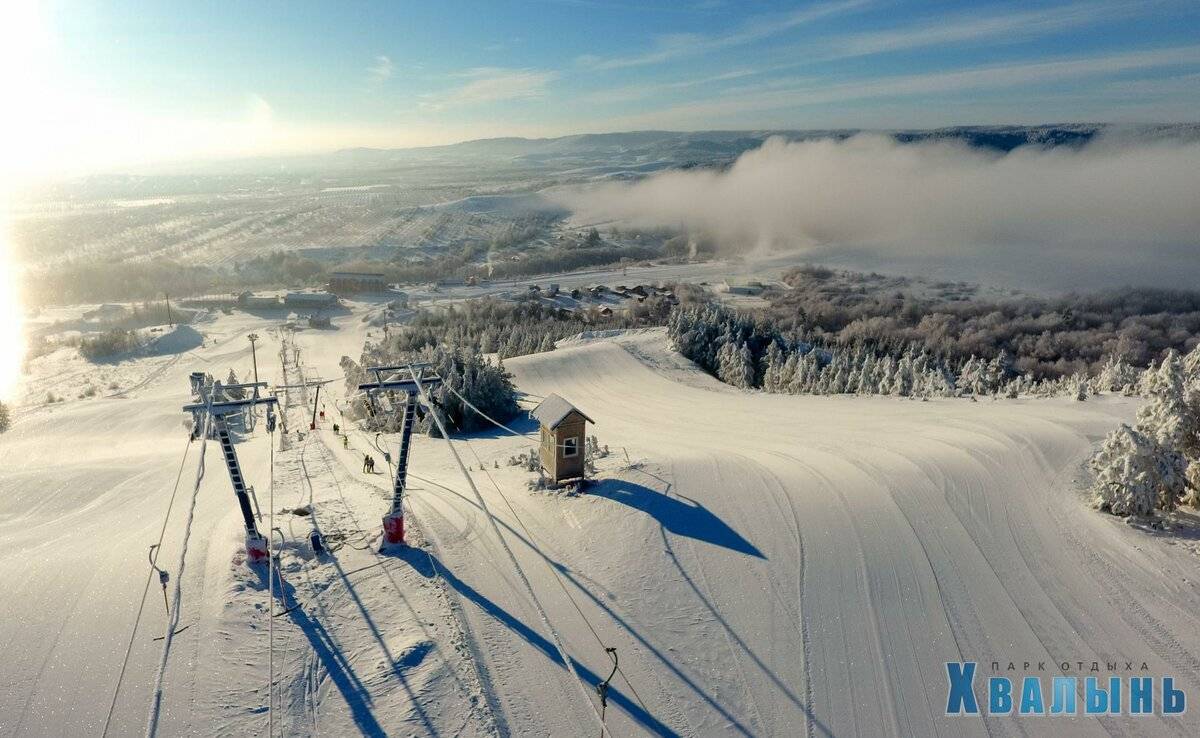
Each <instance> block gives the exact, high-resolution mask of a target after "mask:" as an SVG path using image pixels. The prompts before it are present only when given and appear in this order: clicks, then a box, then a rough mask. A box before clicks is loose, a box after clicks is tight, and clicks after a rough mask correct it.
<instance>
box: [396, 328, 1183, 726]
mask: <svg viewBox="0 0 1200 738" xmlns="http://www.w3.org/2000/svg"><path fill="white" fill-rule="evenodd" d="M505 365H506V366H507V367H508V368H509V370H510V371H512V372H513V374H514V375H515V378H516V382H517V384H518V385H519V387H520V388H521V389H522V390H524V391H526V392H529V393H531V394H533V395H546V394H548V393H550V392H556V393H559V394H561V395H563V396H564V397H566V398H568V399H569V400H571V401H572V402H574V403H575V404H577V405H578V406H579V407H580V408H582V409H583V410H584V411H585V412H587V413H588V414H589V415H591V416H592V417H593V418H595V420H596V426H595V432H596V433H597V434H598V435H599V437H600V441H601V443H604V444H609V445H610V446H611V447H613V449H619V448H623V449H624V451H621V450H618V451H617V454H616V455H617V456H618V457H623V455H624V453H625V452H626V451H627V453H628V455H629V457H630V459H631V460H632V461H634V462H635V463H634V464H633V465H632V466H631V467H630V468H620V467H625V466H628V465H626V464H625V463H624V459H623V458H621V459H620V463H619V464H617V465H616V466H613V465H612V464H610V467H611V468H610V469H609V470H608V471H607V472H604V473H602V475H601V476H603V477H606V478H605V479H604V481H603V482H601V483H600V484H599V486H598V487H597V488H596V489H595V490H594V491H593V492H592V493H591V494H588V495H585V496H579V497H569V496H558V495H552V494H547V493H531V492H527V491H525V490H524V489H522V488H521V487H520V482H521V480H522V478H524V477H525V476H527V475H525V474H524V473H523V472H520V471H518V470H516V469H514V468H512V467H505V466H503V460H504V458H506V457H507V456H508V455H510V454H511V453H512V452H514V451H517V450H523V449H524V448H526V447H527V446H528V445H529V443H528V441H526V440H525V439H518V438H507V439H505V438H503V437H500V436H497V437H489V438H481V439H476V440H472V441H470V442H469V446H470V448H468V443H467V442H459V443H458V444H457V445H458V446H459V447H460V449H461V453H463V454H464V455H465V456H466V457H467V458H468V460H469V461H472V462H473V461H475V457H474V455H473V454H475V453H478V454H479V456H480V457H481V459H482V461H483V462H484V465H485V466H486V467H488V469H489V471H488V472H487V473H486V474H485V473H484V472H482V471H479V465H478V464H477V463H476V464H475V471H472V472H471V476H472V477H473V479H474V481H475V483H476V485H477V486H478V488H479V489H480V491H481V492H482V493H483V495H484V497H485V499H486V500H487V501H488V505H489V507H490V508H491V509H492V510H493V512H495V513H496V514H497V516H498V518H499V519H500V521H501V523H502V525H503V526H504V528H505V536H506V537H507V539H508V541H509V543H510V545H512V546H513V547H514V549H516V551H517V553H518V557H519V558H520V559H521V561H522V564H523V566H524V567H525V568H526V570H527V571H528V572H529V574H530V576H531V578H532V579H533V580H534V582H535V587H534V588H535V590H536V591H537V593H538V596H539V598H541V599H542V600H543V602H544V603H545V604H546V605H547V606H548V607H549V608H550V610H551V612H552V613H553V615H554V625H555V627H556V628H557V629H559V630H560V631H561V632H562V634H563V636H564V639H565V640H566V642H567V645H568V651H569V652H570V653H571V654H572V656H573V657H574V658H576V659H578V661H579V662H580V671H581V674H583V676H584V678H585V679H586V680H592V679H594V678H595V675H601V678H602V677H603V676H606V675H607V674H608V671H609V668H608V662H607V659H606V657H605V655H604V652H603V650H602V645H601V644H603V645H608V646H615V647H617V648H618V652H619V655H620V663H621V667H622V670H623V672H624V675H625V676H626V677H627V678H628V679H627V680H626V679H624V678H622V677H621V676H618V677H617V678H616V679H614V681H613V692H614V695H615V697H614V699H613V701H612V703H611V704H610V707H609V710H608V715H607V723H608V726H609V728H610V729H611V731H612V733H613V734H614V735H633V734H643V733H650V734H654V733H658V734H667V735H671V734H678V735H705V736H707V735H801V734H803V735H838V736H841V735H864V736H865V735H871V736H874V735H922V736H935V735H942V736H951V735H955V736H957V735H1009V734H1037V733H1038V732H1039V731H1040V730H1043V728H1042V727H1040V724H1038V723H1031V722H1030V719H1029V718H1025V719H1023V720H1021V719H1013V718H999V717H997V718H991V717H989V718H985V719H977V718H976V719H971V718H948V717H945V716H944V715H943V713H944V710H945V699H946V675H945V665H944V664H945V662H947V661H958V660H976V661H979V662H981V664H982V666H983V668H985V669H987V668H989V666H988V665H989V664H990V662H991V661H1001V662H1004V663H1005V664H1007V662H1009V661H1015V662H1017V663H1018V665H1020V664H1021V663H1022V662H1024V661H1031V662H1035V663H1036V662H1038V661H1043V662H1048V663H1049V662H1053V663H1061V662H1063V661H1071V662H1072V663H1075V662H1077V661H1081V660H1086V661H1087V662H1089V663H1090V662H1091V661H1092V660H1097V661H1100V662H1101V664H1104V663H1105V662H1114V661H1119V662H1121V663H1122V665H1123V664H1124V662H1126V661H1135V662H1137V663H1138V664H1140V663H1141V662H1142V661H1145V662H1147V663H1148V665H1149V667H1150V670H1151V671H1150V673H1151V674H1168V675H1176V676H1177V678H1179V679H1181V680H1182V681H1183V683H1184V684H1186V687H1185V688H1186V689H1188V690H1189V691H1191V692H1192V693H1196V689H1197V688H1198V687H1200V660H1198V659H1197V654H1200V628H1198V627H1197V626H1200V618H1198V617H1197V613H1198V612H1200V608H1198V605H1200V595H1198V593H1197V590H1196V587H1195V584H1194V577H1193V575H1192V574H1191V572H1192V570H1194V568H1195V565H1196V562H1197V558H1196V555H1197V547H1196V545H1195V543H1194V542H1189V541H1174V540H1170V539H1165V538H1164V539H1156V538H1153V537H1151V536H1149V535H1147V534H1145V533H1141V532H1138V531H1135V530H1133V529H1130V528H1128V527H1127V526H1124V525H1123V524H1122V523H1120V522H1119V521H1115V520H1113V519H1111V518H1107V517H1104V516H1101V515H1098V514H1097V513H1095V512H1092V511H1091V510H1089V509H1088V508H1087V507H1086V505H1085V502H1084V500H1083V499H1082V498H1081V496H1080V494H1079V493H1078V491H1077V487H1078V478H1079V476H1080V475H1081V472H1082V470H1081V464H1082V462H1083V461H1084V460H1085V459H1086V457H1087V456H1088V454H1089V453H1090V450H1091V448H1092V445H1093V443H1095V442H1096V441H1097V440H1098V439H1099V438H1100V437H1101V436H1102V435H1103V434H1104V433H1105V432H1106V431H1107V430H1108V429H1110V428H1111V427H1113V426H1114V425H1115V424H1116V423H1117V422H1119V421H1121V420H1123V419H1127V418H1128V417H1129V416H1130V415H1131V413H1132V411H1133V405H1132V404H1131V401H1130V400H1128V399H1126V398H1115V397H1103V398H1095V399H1093V400H1091V401H1089V402H1086V403H1078V402H1074V401H1070V400H1066V399H1052V400H1019V401H1011V400H1005V401H996V402H992V401H983V402H979V403H972V402H968V401H961V400H939V401H933V402H926V403H922V402H915V401H908V400H898V399H888V398H854V397H832V398H821V397H782V396H776V395H764V394H750V393H743V392H738V391H733V390H730V389H728V388H726V387H724V386H722V385H719V384H718V383H716V382H715V381H714V380H712V379H710V378H708V377H707V376H706V375H703V374H700V373H699V372H697V371H696V370H695V369H694V368H691V367H690V366H689V365H688V363H687V362H686V361H684V360H682V359H680V358H678V357H677V356H674V355H672V354H671V353H670V352H669V351H668V350H667V348H666V346H665V340H664V336H663V335H662V334H661V333H659V332H654V331H651V332H649V333H643V334H636V335H633V336H628V337H624V338H618V339H615V340H600V341H595V342H590V343H588V342H584V343H582V344H580V345H574V346H564V347H562V348H560V349H559V350H556V351H554V352H552V353H548V354H539V355H534V356H527V357H521V358H517V359H512V360H509V361H506V362H505ZM472 449H474V450H473V451H472ZM494 461H500V462H501V468H500V469H499V470H494V469H492V466H493V462H494ZM607 461H613V458H611V457H610V459H609V460H607ZM413 469H414V472H415V473H417V474H421V475H427V477H430V479H429V482H430V483H427V484H424V485H422V488H421V489H419V490H414V492H413V502H412V509H413V511H414V514H415V515H416V517H417V519H418V521H419V523H420V525H422V527H423V529H425V530H426V531H428V532H429V533H430V534H431V536H432V538H433V540H434V541H435V543H436V545H437V547H438V555H439V556H440V557H441V560H442V564H443V565H444V566H445V567H446V569H447V570H448V571H449V572H450V575H449V576H452V577H453V580H452V583H453V587H454V589H455V590H456V591H457V592H458V593H459V595H460V598H461V599H462V601H463V611H464V613H465V615H466V617H467V619H468V621H469V622H470V629H471V632H472V633H473V634H474V638H475V639H476V640H477V641H478V642H479V643H480V644H481V646H482V647H481V648H479V650H480V651H481V653H482V658H483V660H484V662H485V663H484V666H485V671H486V672H487V675H488V676H487V680H488V682H489V683H490V688H491V691H492V693H493V695H494V699H495V701H496V703H497V704H498V705H499V709H500V713H501V717H502V719H503V721H504V722H505V724H506V726H507V728H508V729H509V730H510V731H512V732H513V734H520V735H524V734H539V735H541V734H549V735H577V734H580V733H584V734H586V733H588V732H592V731H593V730H596V729H597V726H595V724H594V717H593V716H592V715H591V714H590V712H589V709H588V707H587V705H586V704H583V702H582V699H581V698H580V697H579V696H578V694H577V693H576V692H575V691H574V690H572V685H571V684H570V680H569V677H568V675H567V674H566V671H565V670H564V669H563V668H562V666H561V664H560V663H559V662H558V661H557V657H556V654H555V653H554V651H553V648H552V647H550V645H549V642H550V635H549V634H548V633H546V632H544V629H542V628H541V626H540V625H539V624H538V622H537V619H536V617H535V616H534V615H533V613H532V612H531V609H530V605H529V602H528V597H527V596H526V595H525V594H524V593H523V592H522V588H521V587H520V586H519V585H518V583H517V582H515V581H514V578H513V575H512V573H511V572H510V571H507V570H506V566H505V561H504V559H503V557H502V556H500V553H499V551H498V550H497V547H496V542H495V541H492V540H490V534H489V531H488V529H487V527H486V526H484V525H483V524H482V522H481V520H482V518H481V515H480V514H479V511H478V510H477V509H476V508H475V506H474V503H473V502H472V499H471V495H470V494H467V493H466V492H465V484H466V483H465V481H464V480H463V478H462V475H461V474H460V473H458V472H457V470H456V468H455V467H454V466H453V462H452V459H450V457H449V452H448V450H446V448H445V445H444V442H443V441H435V440H433V439H421V440H420V443H418V444H417V446H416V447H415V449H414V462H413ZM489 477H490V478H489ZM493 480H494V481H495V484H493ZM500 490H503V491H504V495H503V497H502V496H501V493H500ZM506 500H507V501H506ZM509 503H511V505H512V508H511V509H510V508H509V507H508V505H509ZM514 511H515V514H514ZM522 526H525V527H522ZM551 568H553V569H555V570H557V571H558V572H560V573H561V576H562V580H563V581H564V582H565V583H566V585H567V589H568V590H569V591H570V592H571V595H572V597H573V598H574V600H576V604H577V605H578V606H579V608H580V609H579V610H578V611H577V610H576V609H575V604H572V602H571V601H570V600H569V599H568V598H567V597H566V595H565V594H564V591H563V589H562V588H560V587H559V586H558V584H557V583H556V582H555V581H554V575H553V574H552V573H551ZM583 615H585V616H586V620H587V622H586V623H585V618H584V617H583ZM589 625H590V626H591V627H592V628H595V630H596V632H597V636H598V637H596V636H593V635H592V634H591V633H590V632H589ZM1048 676H1049V675H1048ZM631 685H632V686H631ZM635 692H636V695H635ZM1133 720H1134V719H1131V718H1107V717H1105V718H1099V719H1096V718H1090V717H1083V716H1080V717H1075V718H1055V720H1054V721H1053V725H1054V732H1055V734H1056V735H1104V734H1114V735H1150V734H1155V735H1159V734H1162V735H1195V734H1196V729H1197V726H1198V725H1200V722H1197V718H1196V716H1195V713H1194V712H1192V713H1189V714H1188V715H1185V716H1183V717H1181V718H1173V719H1168V718H1162V717H1151V718H1137V719H1136V722H1133Z"/></svg>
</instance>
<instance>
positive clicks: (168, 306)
mask: <svg viewBox="0 0 1200 738" xmlns="http://www.w3.org/2000/svg"><path fill="white" fill-rule="evenodd" d="M163 299H165V300H166V301H167V322H168V323H170V324H171V327H172V328H174V327H175V321H174V319H172V318H171V296H170V295H168V294H167V293H166V292H164V293H163ZM255 381H258V380H257V378H256V379H255Z"/></svg>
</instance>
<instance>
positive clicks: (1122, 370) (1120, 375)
mask: <svg viewBox="0 0 1200 738" xmlns="http://www.w3.org/2000/svg"><path fill="white" fill-rule="evenodd" d="M1137 380H1138V370H1137V369H1135V368H1133V367H1132V366H1130V365H1129V362H1127V361H1125V359H1124V358H1122V357H1120V356H1109V357H1108V359H1107V360H1105V362H1104V366H1103V367H1101V369H1100V373H1099V374H1097V375H1096V379H1095V380H1094V381H1093V382H1092V387H1093V389H1094V390H1095V391H1097V392H1125V391H1127V390H1128V389H1131V388H1132V387H1134V386H1136V384H1137Z"/></svg>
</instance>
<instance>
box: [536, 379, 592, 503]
mask: <svg viewBox="0 0 1200 738" xmlns="http://www.w3.org/2000/svg"><path fill="white" fill-rule="evenodd" d="M530 415H532V416H533V418H534V420H536V421H537V422H538V425H539V426H540V428H541V439H542V442H541V446H540V448H539V451H538V455H539V457H540V460H541V465H542V470H543V471H544V472H545V473H546V477H547V478H548V480H549V481H550V482H551V483H552V484H559V483H561V482H563V481H565V480H568V479H581V478H582V477H583V473H584V438H585V437H586V433H587V424H588V423H595V422H596V421H594V420H592V419H591V418H589V417H588V416H587V415H584V413H583V411H582V410H580V409H579V408H577V407H575V406H574V405H572V404H571V403H569V402H567V401H566V400H564V399H563V398H562V397H559V396H558V395H550V396H549V397H547V398H546V399H544V400H542V402H541V404H539V405H538V406H537V407H535V408H534V409H533V412H531V413H530Z"/></svg>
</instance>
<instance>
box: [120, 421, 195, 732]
mask: <svg viewBox="0 0 1200 738" xmlns="http://www.w3.org/2000/svg"><path fill="white" fill-rule="evenodd" d="M192 440H193V439H192V437H191V436H190V435H189V436H188V442H187V445H185V446H184V447H183V459H181V460H180V462H179V471H178V472H177V473H176V474H175V486H174V487H173V488H172V489H171V499H170V500H169V501H168V502H167V512H166V514H165V515H164V516H163V524H162V530H160V531H159V532H158V543H156V544H154V546H155V547H156V548H158V547H161V546H162V542H163V539H164V538H165V537H166V535H167V522H168V521H170V519H171V509H172V508H173V507H174V506H175V495H176V493H178V492H179V482H180V480H182V479H183V467H184V465H186V464H187V457H188V451H190V450H191V448H192ZM159 550H161V548H160V549H159ZM155 571H156V569H155V568H154V566H153V564H152V565H151V568H150V573H149V574H147V575H146V586H145V587H143V588H142V601H141V603H140V604H138V610H137V617H135V618H134V619H133V628H132V629H131V630H130V631H129V643H128V644H126V646H125V657H124V658H123V659H122V660H121V671H120V673H118V674H117V686H116V687H115V688H114V689H113V696H112V701H111V702H110V703H109V705H108V715H107V716H106V717H105V718H104V732H103V733H102V734H101V736H102V738H103V737H104V736H107V735H108V729H109V727H110V726H111V725H112V717H113V712H114V711H115V710H116V709H117V696H118V695H120V694H121V684H122V682H124V681H125V670H126V669H127V668H128V667H129V656H130V654H131V653H133V641H134V639H135V638H136V637H137V631H138V626H139V625H140V624H141V622H142V610H144V609H145V607H146V596H147V595H148V594H149V593H150V583H151V582H153V581H154V574H155ZM163 592H166V589H164V590H163Z"/></svg>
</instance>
